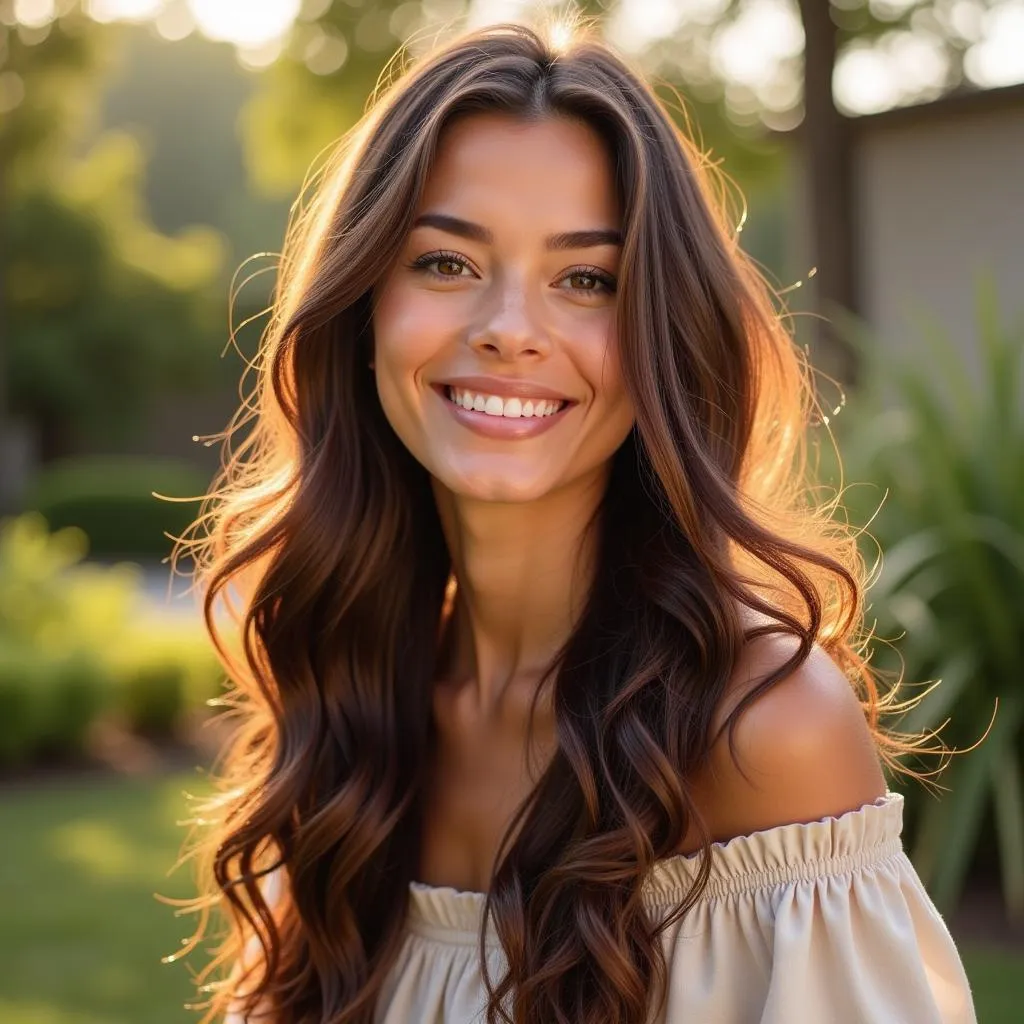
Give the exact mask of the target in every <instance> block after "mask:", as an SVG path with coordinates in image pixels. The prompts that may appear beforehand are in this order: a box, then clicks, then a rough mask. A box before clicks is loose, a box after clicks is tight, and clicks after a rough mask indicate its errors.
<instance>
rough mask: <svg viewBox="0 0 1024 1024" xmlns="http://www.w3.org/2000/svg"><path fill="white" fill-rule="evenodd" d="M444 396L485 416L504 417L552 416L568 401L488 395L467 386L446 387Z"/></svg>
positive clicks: (464, 407)
mask: <svg viewBox="0 0 1024 1024" xmlns="http://www.w3.org/2000/svg"><path fill="white" fill-rule="evenodd" d="M444 392H445V397H446V398H447V399H448V401H449V402H454V403H455V404H456V405H458V406H460V407H461V408H463V409H467V410H470V411H472V412H481V413H484V415H486V416H502V417H505V418H506V419H520V418H527V419H529V418H531V417H532V418H534V419H541V418H543V417H545V416H553V415H554V414H555V413H556V412H559V411H560V410H561V409H563V408H564V407H565V406H566V405H567V404H568V403H566V402H564V401H559V400H557V399H550V398H540V397H537V398H525V399H523V398H518V397H515V396H513V397H511V398H503V397H502V396H501V395H490V394H486V393H485V392H481V391H470V390H469V389H468V388H454V387H450V386H449V387H446V388H445V389H444Z"/></svg>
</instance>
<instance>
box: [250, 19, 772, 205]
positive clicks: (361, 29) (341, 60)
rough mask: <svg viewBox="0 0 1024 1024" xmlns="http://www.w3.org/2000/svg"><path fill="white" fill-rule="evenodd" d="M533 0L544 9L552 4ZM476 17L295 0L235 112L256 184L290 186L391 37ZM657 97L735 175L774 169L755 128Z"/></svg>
mask: <svg viewBox="0 0 1024 1024" xmlns="http://www.w3.org/2000/svg"><path fill="white" fill-rule="evenodd" d="M534 6H535V8H536V9H537V10H543V11H549V13H550V9H551V8H552V6H553V5H551V4H550V3H536V4H535V5H534ZM608 7H609V0H577V2H575V3H572V4H569V5H564V4H563V5H562V8H563V9H564V10H567V11H573V12H578V13H579V14H581V15H584V16H587V17H596V18H597V19H598V20H599V21H601V19H603V18H604V17H605V15H606V13H607V10H608ZM556 13H557V12H556ZM634 16H635V14H634ZM477 23H478V19H476V15H475V10H474V5H473V4H472V3H471V2H469V0H305V2H304V4H303V6H302V9H301V12H300V15H299V18H298V20H297V21H296V23H295V26H294V28H293V30H292V32H291V33H290V35H289V37H288V39H287V41H286V44H285V47H284V50H283V53H282V55H281V57H280V58H279V59H278V60H277V61H275V63H274V64H273V65H272V66H271V67H270V68H269V69H268V70H267V71H266V72H265V73H264V74H263V75H261V76H260V86H259V89H258V90H257V92H256V94H255V96H254V98H253V100H252V101H251V102H250V104H249V105H248V107H247V109H246V112H245V119H244V127H245V141H246V153H247V162H248V166H249V169H250V172H251V173H252V175H253V177H254V180H255V182H256V184H257V186H258V187H260V188H261V189H262V190H263V191H265V192H266V193H268V194H272V195H290V194H292V193H294V190H295V188H296V187H297V186H298V185H299V184H300V183H301V182H302V181H303V180H304V178H305V176H306V172H307V169H308V168H309V166H310V164H311V162H312V161H314V160H315V159H316V158H317V157H318V156H319V155H320V154H321V153H323V152H324V151H325V150H326V149H327V148H328V147H330V146H331V144H332V143H333V142H335V141H336V140H337V139H338V138H339V136H341V134H342V133H343V132H344V131H345V130H346V129H348V128H350V127H351V126H352V125H353V124H354V123H355V122H356V121H357V120H358V119H359V117H360V116H361V115H362V114H363V112H364V110H365V108H366V105H367V102H368V100H369V98H370V96H371V93H372V91H373V89H374V87H375V86H376V85H377V84H378V82H381V81H387V79H388V77H389V75H391V74H392V73H393V72H395V73H396V72H397V69H396V68H393V67H390V66H389V63H390V61H391V59H392V55H393V54H394V53H395V51H396V49H397V48H398V47H399V46H400V45H403V44H404V45H405V46H406V52H407V54H408V55H411V56H416V55H418V54H420V53H421V52H422V51H423V50H425V49H429V48H430V46H431V45H432V44H433V43H434V41H435V40H437V39H439V38H443V37H444V36H445V35H449V34H452V33H454V32H455V31H457V30H459V29H461V28H463V27H465V26H466V25H467V24H477ZM613 42H614V40H613ZM660 77H661V83H660V84H661V86H662V91H664V88H663V87H664V86H669V87H673V86H679V85H684V80H682V79H680V77H679V76H678V75H677V74H673V73H672V69H671V68H669V67H666V68H663V69H661V74H660ZM666 98H667V99H668V100H669V102H670V104H673V105H675V106H679V102H680V100H682V101H683V102H684V103H685V105H686V108H687V109H686V110H685V111H684V110H681V109H680V110H676V111H675V112H676V114H677V115H678V116H679V119H680V120H681V121H682V120H684V119H685V118H686V116H687V115H689V117H690V120H691V123H690V125H689V127H690V128H691V129H693V130H694V131H696V132H698V133H699V138H700V140H701V144H702V146H703V148H704V149H705V150H707V151H709V152H710V153H712V154H714V159H716V160H723V159H724V162H725V163H726V165H727V166H728V167H729V170H730V173H731V174H732V175H734V176H736V177H737V178H738V179H739V180H741V181H742V182H743V183H744V184H746V183H747V182H749V181H752V180H754V179H755V178H757V177H758V176H759V175H763V176H765V177H766V178H768V179H770V178H771V177H772V176H773V175H774V173H775V167H774V165H773V164H772V158H773V156H774V155H775V151H776V150H777V148H778V147H773V146H772V144H770V143H767V142H766V140H765V139H764V138H763V136H764V132H761V133H759V134H760V137H758V133H756V132H743V131H737V130H736V128H735V126H734V125H733V124H731V123H730V122H729V121H728V120H727V119H726V118H725V117H724V115H723V112H722V111H721V109H720V107H719V106H718V105H716V103H715V102H714V99H713V98H712V99H711V100H706V99H704V98H703V97H701V96H691V95H684V96H667V97H666Z"/></svg>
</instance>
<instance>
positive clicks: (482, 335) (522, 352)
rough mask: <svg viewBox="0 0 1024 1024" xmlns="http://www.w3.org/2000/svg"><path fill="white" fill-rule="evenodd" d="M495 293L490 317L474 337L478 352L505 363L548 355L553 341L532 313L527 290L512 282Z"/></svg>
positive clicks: (472, 338)
mask: <svg viewBox="0 0 1024 1024" xmlns="http://www.w3.org/2000/svg"><path fill="white" fill-rule="evenodd" d="M495 291H496V292H497V295H495V296H493V297H492V302H491V303H489V304H488V305H489V309H488V312H487V314H486V315H485V316H484V317H483V318H482V320H481V321H480V322H479V323H478V324H477V325H476V326H475V328H474V330H473V331H472V333H471V335H470V345H471V347H472V348H473V349H474V351H476V352H477V353H479V354H480V355H483V356H490V357H491V358H497V359H499V360H500V361H502V362H515V361H517V360H519V359H539V358H543V357H544V356H546V355H548V353H549V352H550V351H551V341H550V338H549V336H548V334H547V331H546V330H545V328H544V325H543V324H542V323H541V321H540V318H539V317H538V316H537V315H536V314H535V313H534V312H533V311H532V310H531V309H530V296H529V295H528V293H527V291H526V289H525V288H523V287H522V285H521V284H519V283H512V282H509V283H508V284H507V285H506V286H505V287H499V288H496V289H495Z"/></svg>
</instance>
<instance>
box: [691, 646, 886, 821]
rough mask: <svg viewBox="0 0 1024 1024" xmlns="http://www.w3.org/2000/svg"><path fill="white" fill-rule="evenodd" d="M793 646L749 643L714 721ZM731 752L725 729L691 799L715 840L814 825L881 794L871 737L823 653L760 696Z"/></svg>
mask: <svg viewBox="0 0 1024 1024" xmlns="http://www.w3.org/2000/svg"><path fill="white" fill-rule="evenodd" d="M796 643H797V642H796V640H795V639H794V638H791V637H780V636H768V637H761V638H758V639H755V640H753V641H751V642H750V643H748V645H747V648H746V650H745V651H744V653H743V655H742V657H741V658H740V661H739V664H738V665H737V666H736V670H735V672H734V674H733V678H732V680H731V681H730V684H729V687H728V688H727V692H726V695H725V698H724V700H723V701H722V703H721V706H720V707H719V709H718V712H717V715H716V719H717V720H716V722H715V723H714V727H713V729H714V731H713V733H712V734H713V735H714V732H717V731H718V729H719V726H721V725H722V724H723V723H724V722H725V720H726V718H727V717H728V715H729V713H730V712H731V711H732V710H733V709H734V708H735V707H736V706H737V705H738V704H739V703H740V701H741V700H742V699H743V697H744V696H746V695H747V694H748V693H750V692H751V690H753V689H754V688H755V687H756V686H757V685H758V684H759V683H760V682H761V681H762V680H763V679H764V678H765V677H766V676H767V675H769V674H770V673H772V672H775V671H777V670H778V669H779V668H781V666H782V665H783V664H785V662H786V661H787V660H788V659H789V658H790V657H791V656H792V655H793V653H794V652H795V650H796ZM733 752H734V753H735V759H734V758H733V756H732V753H730V750H729V742H728V736H727V733H726V732H722V733H721V735H720V736H719V738H718V740H717V741H716V742H715V744H714V746H713V747H712V752H711V760H710V764H709V765H708V768H707V770H706V771H704V772H702V773H701V775H700V777H699V778H698V779H696V780H694V783H695V785H694V790H693V794H694V799H695V800H696V802H697V806H698V808H699V810H700V812H701V814H702V816H703V817H704V820H705V823H706V824H707V826H708V828H709V830H710V832H711V836H712V839H714V840H724V839H730V838H732V837H733V836H737V835H747V834H749V833H751V832H756V831H760V830H762V829H766V828H771V827H773V826H776V825H784V824H790V823H794V822H811V821H818V820H820V819H822V818H826V817H829V816H838V815H840V814H842V813H844V812H846V811H850V810H855V809H857V808H859V807H862V806H863V805H864V804H867V803H871V802H872V801H874V800H876V799H877V798H878V797H880V796H882V795H884V793H885V791H886V785H885V777H884V775H883V774H882V769H881V763H880V760H879V757H878V752H877V747H876V744H875V740H874V737H873V736H872V735H871V731H870V729H869V728H868V724H867V720H866V718H865V716H864V712H863V709H862V708H861V705H860V702H859V700H858V698H857V695H856V693H855V692H854V689H853V687H852V685H851V684H850V681H849V680H848V679H847V678H846V676H845V674H844V673H843V672H842V670H841V669H840V668H839V666H838V665H836V663H835V662H834V661H833V660H832V659H831V658H830V657H829V655H828V654H827V653H826V652H825V651H824V650H822V649H821V648H820V647H818V646H815V647H814V648H813V649H812V651H811V654H810V656H809V657H808V658H807V659H806V660H805V661H804V662H803V663H802V664H801V665H800V666H799V667H798V668H797V669H796V670H795V671H794V672H792V673H790V674H789V675H788V676H786V677H784V678H783V679H781V680H780V681H779V682H778V683H776V684H775V685H774V686H773V687H771V688H770V689H769V690H768V691H767V692H765V693H763V694H761V695H760V696H759V697H757V698H756V699H755V700H754V702H753V703H752V704H750V705H748V707H747V708H746V710H745V711H743V712H742V713H741V714H740V716H739V718H738V719H737V722H736V727H735V732H734V737H733Z"/></svg>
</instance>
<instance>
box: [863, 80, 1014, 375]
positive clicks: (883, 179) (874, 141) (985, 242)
mask: <svg viewBox="0 0 1024 1024" xmlns="http://www.w3.org/2000/svg"><path fill="white" fill-rule="evenodd" d="M1016 95H1017V96H1018V97H1019V98H1018V100H1017V101H1016V102H1006V100H1005V99H1004V100H1002V101H1001V102H999V103H997V104H992V105H985V104H983V103H977V102H975V103H970V104H959V105H958V104H949V105H940V104H936V105H934V109H933V110H931V111H929V110H928V108H921V109H920V110H919V111H913V110H905V111H898V112H893V114H892V116H886V115H881V116H879V117H876V118H863V119H861V120H860V121H859V123H858V126H857V133H858V144H857V146H856V168H855V169H856V176H855V180H856V182H857V193H858V194H857V198H856V203H857V206H856V211H857V213H856V218H855V224H856V229H855V230H856V234H855V246H856V254H857V257H856V267H857V278H858V280H857V290H858V303H859V305H860V312H861V314H862V315H863V316H864V318H865V319H866V320H867V321H868V322H869V323H870V324H871V325H873V326H874V327H875V328H876V329H877V330H878V331H879V333H880V334H881V335H882V337H883V338H884V339H885V341H886V342H887V343H889V344H892V345H893V346H897V347H899V348H907V347H911V346H914V345H915V342H916V339H917V338H918V337H919V333H918V332H917V330H916V328H915V326H914V315H915V312H916V311H919V310H924V311H927V312H928V314H929V315H930V316H932V317H934V318H936V319H937V320H938V321H939V322H940V323H941V324H942V325H943V327H944V328H945V329H946V330H947V331H948V332H949V334H950V336H951V338H952V339H953V340H954V342H955V343H956V345H957V347H958V348H960V349H961V351H963V352H965V353H966V354H967V355H968V361H969V363H970V364H973V365H977V363H976V359H977V353H978V346H977V342H978V339H977V326H976V317H975V312H974V309H975V298H974V295H975V292H974V281H975V278H976V276H977V275H978V274H979V273H981V272H988V273H991V274H992V275H993V277H994V280H995V282H996V287H997V291H998V296H999V299H1000V305H1001V308H1002V312H1003V319H1004V322H1005V321H1006V320H1009V319H1011V318H1013V317H1016V318H1020V317H1022V316H1024V92H1022V93H1016Z"/></svg>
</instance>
